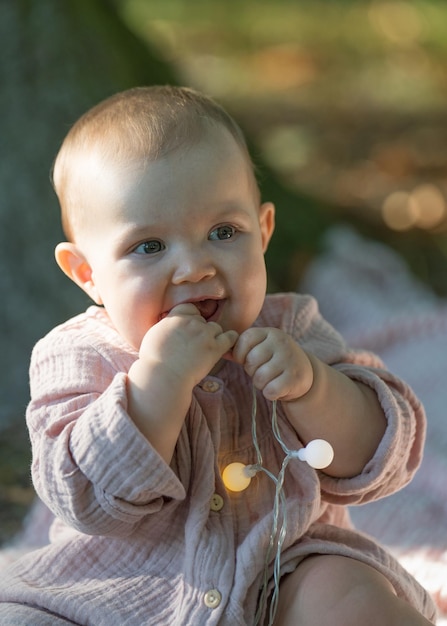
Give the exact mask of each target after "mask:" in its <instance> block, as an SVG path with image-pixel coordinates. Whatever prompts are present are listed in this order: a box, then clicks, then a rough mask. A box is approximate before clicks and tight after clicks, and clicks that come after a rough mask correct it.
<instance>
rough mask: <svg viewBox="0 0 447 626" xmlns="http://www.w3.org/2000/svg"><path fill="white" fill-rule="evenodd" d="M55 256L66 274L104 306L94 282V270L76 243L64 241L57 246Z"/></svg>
mask: <svg viewBox="0 0 447 626" xmlns="http://www.w3.org/2000/svg"><path fill="white" fill-rule="evenodd" d="M54 256H55V257H56V262H57V264H58V265H59V267H60V268H61V270H62V271H63V272H64V274H66V275H67V276H68V278H71V280H72V281H73V282H74V283H76V284H77V285H78V286H79V287H80V288H81V289H83V290H84V291H85V293H86V294H87V295H89V296H90V298H91V299H92V300H93V301H94V302H96V304H102V300H101V297H100V295H99V293H98V290H97V288H96V285H95V283H94V280H93V273H92V268H91V267H90V265H89V263H88V261H87V259H86V258H85V256H84V255H83V253H82V252H81V250H80V249H79V248H78V247H77V246H76V245H75V244H74V243H69V242H68V241H64V242H62V243H59V244H58V245H57V246H56V249H55V251H54Z"/></svg>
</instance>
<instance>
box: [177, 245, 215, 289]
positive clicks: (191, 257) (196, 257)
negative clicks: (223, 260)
mask: <svg viewBox="0 0 447 626" xmlns="http://www.w3.org/2000/svg"><path fill="white" fill-rule="evenodd" d="M215 274H216V269H215V266H214V264H213V262H212V259H211V258H210V257H209V256H208V255H206V254H204V253H202V252H200V251H199V250H190V251H189V252H188V253H187V254H182V256H181V257H179V262H178V264H177V266H176V268H175V270H174V273H173V277H172V282H173V283H174V284H180V283H184V282H190V283H197V282H199V281H201V280H205V279H207V278H211V277H212V276H215Z"/></svg>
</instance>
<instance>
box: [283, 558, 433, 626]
mask: <svg viewBox="0 0 447 626" xmlns="http://www.w3.org/2000/svg"><path fill="white" fill-rule="evenodd" d="M296 624H299V625H300V626H358V625H359V624H362V626H377V624H380V626H427V625H428V624H431V622H429V621H428V620H427V619H426V618H425V617H423V616H422V615H421V614H420V613H418V612H417V611H416V610H415V609H414V608H413V607H412V606H411V605H410V604H408V603H407V602H405V601H404V600H402V599H400V598H398V597H397V596H396V594H395V592H394V589H393V587H392V585H391V583H390V582H389V581H388V580H387V579H386V578H385V577H384V576H383V575H382V574H381V573H380V572H379V571H377V570H375V569H374V568H373V567H370V566H369V565H366V564H365V563H361V562H360V561H356V560H355V559H350V558H347V557H343V556H336V555H334V556H331V555H315V556H311V557H308V558H307V559H305V560H304V561H303V562H302V563H301V564H300V565H299V566H298V567H297V569H296V570H295V571H294V572H293V573H291V574H288V575H287V576H286V577H284V579H283V580H282V582H281V585H280V593H279V604H278V612H277V615H276V619H275V626H295V625H296Z"/></svg>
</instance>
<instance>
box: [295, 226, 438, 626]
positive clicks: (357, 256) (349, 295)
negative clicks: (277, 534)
mask: <svg viewBox="0 0 447 626" xmlns="http://www.w3.org/2000/svg"><path fill="white" fill-rule="evenodd" d="M300 290H301V291H307V292H309V293H312V294H313V295H315V296H316V298H317V299H318V301H319V303H320V308H321V311H322V313H323V315H324V316H325V317H326V319H327V320H328V321H329V322H331V323H332V324H333V325H334V326H335V327H336V328H337V329H338V330H339V331H340V332H341V333H342V334H343V335H344V337H345V338H346V339H347V340H348V342H349V343H350V344H351V345H352V346H358V347H362V348H369V349H371V350H372V351H374V352H376V353H377V354H379V355H380V356H381V357H382V359H383V360H384V361H385V363H386V365H387V367H388V369H389V370H391V371H393V372H395V373H396V374H397V375H399V376H400V377H401V378H403V379H404V380H405V381H406V382H407V383H409V384H410V385H411V386H412V387H413V389H414V390H415V392H416V393H417V395H418V396H419V398H420V399H421V401H422V402H423V403H424V406H425V409H426V412H427V422H428V424H427V441H426V447H425V454H424V460H423V462H422V466H421V468H420V469H419V471H418V473H417V475H416V477H415V479H414V480H413V482H412V483H411V484H410V485H408V486H407V487H406V488H405V489H403V490H402V491H400V492H399V493H397V494H395V495H393V496H391V497H388V498H385V499H383V500H380V501H378V502H375V503H373V504H368V505H366V506H362V507H358V508H354V509H353V510H352V517H353V520H354V522H355V524H356V526H357V527H358V528H360V529H361V530H364V531H365V532H367V533H369V534H371V535H374V536H375V537H377V538H378V539H379V541H380V542H381V543H383V544H385V545H387V546H388V547H389V548H390V549H391V550H392V552H393V553H394V554H395V555H397V556H398V558H399V559H400V561H401V562H402V564H403V565H404V566H405V567H406V568H407V569H408V570H409V571H410V572H412V574H413V575H414V576H415V577H416V578H417V579H418V580H419V581H420V582H421V583H422V584H423V585H424V586H425V588H426V589H428V590H429V591H430V592H431V594H432V595H433V598H434V599H435V601H436V602H437V604H438V607H439V612H440V615H439V620H438V622H437V623H438V624H439V625H441V624H443V625H447V301H446V300H442V299H440V298H437V297H436V296H435V295H434V294H433V293H432V292H431V291H430V290H429V289H427V288H426V287H425V286H423V285H421V284H419V283H418V282H417V281H416V280H415V279H414V278H413V277H412V276H411V275H410V273H409V271H408V269H407V267H406V265H405V264H404V263H403V262H402V260H401V259H400V257H398V256H397V255H396V254H395V253H394V252H393V251H392V250H390V249H389V248H387V247H385V246H384V245H382V244H378V243H376V242H371V241H368V240H364V239H362V238H360V237H359V236H358V235H357V234H355V233H353V232H352V231H351V230H347V229H346V230H345V229H337V230H334V231H333V232H332V233H331V234H330V236H329V237H328V240H327V249H326V252H325V254H323V255H322V256H321V257H319V258H318V259H317V260H316V261H315V262H314V263H313V264H312V266H311V267H310V269H309V271H308V273H307V275H306V277H305V279H304V281H303V284H302V285H301V286H300Z"/></svg>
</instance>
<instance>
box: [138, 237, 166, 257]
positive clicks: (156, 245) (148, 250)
mask: <svg viewBox="0 0 447 626" xmlns="http://www.w3.org/2000/svg"><path fill="white" fill-rule="evenodd" d="M165 248H166V246H165V244H164V243H163V242H162V241H158V239H151V240H150V241H145V242H144V243H140V245H139V246H137V247H136V248H135V250H134V252H136V253H137V254H157V252H161V251H162V250H164V249H165Z"/></svg>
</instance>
